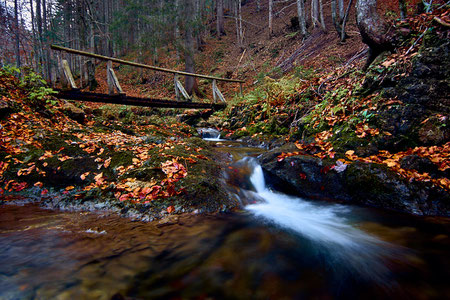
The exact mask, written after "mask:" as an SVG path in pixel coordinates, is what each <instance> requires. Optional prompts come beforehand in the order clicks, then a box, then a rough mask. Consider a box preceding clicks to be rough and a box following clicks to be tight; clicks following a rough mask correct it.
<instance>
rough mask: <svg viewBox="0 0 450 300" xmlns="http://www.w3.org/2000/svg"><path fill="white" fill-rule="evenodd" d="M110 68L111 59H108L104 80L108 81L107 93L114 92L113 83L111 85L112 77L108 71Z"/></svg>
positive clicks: (111, 93)
mask: <svg viewBox="0 0 450 300" xmlns="http://www.w3.org/2000/svg"><path fill="white" fill-rule="evenodd" d="M111 68H112V61H110V60H108V62H107V63H106V81H107V82H108V94H110V95H113V94H114V85H113V79H112V76H111V72H109V69H111Z"/></svg>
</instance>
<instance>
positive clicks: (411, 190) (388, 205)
mask: <svg viewBox="0 0 450 300" xmlns="http://www.w3.org/2000/svg"><path fill="white" fill-rule="evenodd" d="M345 174H346V176H345V180H344V184H345V186H346V189H347V191H348V193H349V195H350V196H351V198H352V201H353V202H356V203H361V204H366V205H370V206H376V207H381V208H385V209H391V210H396V211H403V212H407V213H411V214H416V215H444V216H448V215H450V196H449V194H448V192H446V191H445V190H443V189H441V188H439V187H436V186H432V185H431V184H429V183H424V182H408V181H407V180H406V179H405V178H401V177H399V176H398V175H397V174H396V173H395V172H392V171H391V170H389V169H388V168H387V167H386V166H384V165H378V164H367V163H362V162H354V163H352V164H351V165H350V166H349V168H348V170H347V171H346V172H345Z"/></svg>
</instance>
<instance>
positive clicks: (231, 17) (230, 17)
mask: <svg viewBox="0 0 450 300" xmlns="http://www.w3.org/2000/svg"><path fill="white" fill-rule="evenodd" d="M224 18H229V19H234V20H239V18H236V17H233V16H224ZM241 21H242V22H244V23H248V24H250V25H253V26H255V27H257V28H259V29H263V28H264V27H261V26H259V25H256V24H254V23H252V22H249V21H245V20H241Z"/></svg>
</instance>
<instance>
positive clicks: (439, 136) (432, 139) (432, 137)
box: [419, 120, 450, 145]
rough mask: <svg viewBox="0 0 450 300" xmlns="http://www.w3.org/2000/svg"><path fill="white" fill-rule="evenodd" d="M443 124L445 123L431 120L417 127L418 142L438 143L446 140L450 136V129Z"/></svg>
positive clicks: (426, 143)
mask: <svg viewBox="0 0 450 300" xmlns="http://www.w3.org/2000/svg"><path fill="white" fill-rule="evenodd" d="M447 123H448V122H447ZM443 125H446V124H440V123H439V122H433V120H430V121H428V122H426V123H425V124H424V125H423V126H422V127H421V128H420V129H419V140H420V142H422V143H423V144H425V145H440V144H443V143H445V142H447V141H448V140H449V138H450V129H449V127H447V126H443Z"/></svg>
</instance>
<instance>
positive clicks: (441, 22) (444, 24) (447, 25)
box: [433, 17, 450, 27]
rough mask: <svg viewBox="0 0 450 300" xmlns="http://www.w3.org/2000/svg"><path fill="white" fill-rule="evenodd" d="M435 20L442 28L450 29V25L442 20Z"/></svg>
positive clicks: (436, 18) (435, 18)
mask: <svg viewBox="0 0 450 300" xmlns="http://www.w3.org/2000/svg"><path fill="white" fill-rule="evenodd" d="M433 20H435V21H436V22H438V23H439V24H441V25H442V26H446V27H450V24H449V23H447V22H445V21H444V20H442V19H441V18H438V17H434V18H433Z"/></svg>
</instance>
